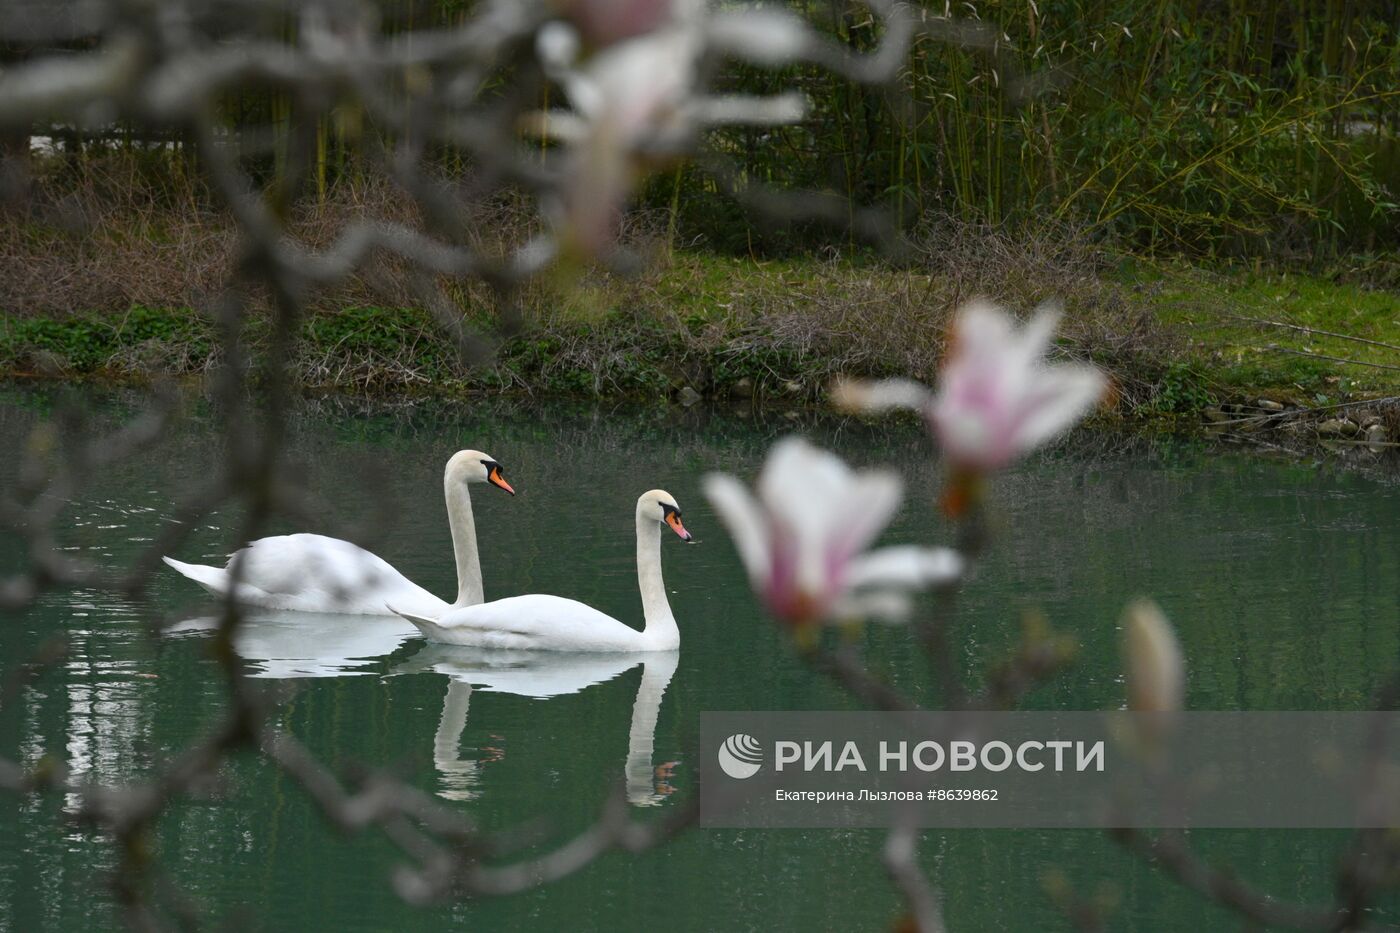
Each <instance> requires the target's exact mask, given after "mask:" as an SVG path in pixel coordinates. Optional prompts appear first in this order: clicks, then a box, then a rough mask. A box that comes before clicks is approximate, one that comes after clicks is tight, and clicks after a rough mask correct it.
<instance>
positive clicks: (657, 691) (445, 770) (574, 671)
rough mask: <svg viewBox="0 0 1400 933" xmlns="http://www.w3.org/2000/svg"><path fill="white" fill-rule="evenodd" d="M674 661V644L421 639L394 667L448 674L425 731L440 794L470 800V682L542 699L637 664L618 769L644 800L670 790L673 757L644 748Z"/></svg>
mask: <svg viewBox="0 0 1400 933" xmlns="http://www.w3.org/2000/svg"><path fill="white" fill-rule="evenodd" d="M678 663H680V652H678V651H654V652H645V653H635V652H634V653H627V654H593V653H585V652H580V653H566V652H559V651H512V650H502V649H488V648H468V647H462V646H458V645H442V644H433V643H429V644H428V645H426V646H425V647H424V649H423V650H422V651H419V652H418V653H417V654H415V655H414V656H413V657H411V658H409V659H408V660H407V661H405V662H404V663H402V664H400V665H399V666H398V667H397V668H396V669H395V671H394V672H395V673H396V674H408V673H418V672H422V671H433V672H436V673H439V674H445V675H446V676H447V677H448V679H449V682H448V685H447V695H446V696H445V697H444V698H443V702H442V718H441V719H440V720H439V721H438V728H437V734H436V735H434V736H433V763H434V765H435V766H436V767H437V771H438V774H439V776H440V778H441V780H442V789H441V790H440V791H439V794H440V795H441V796H443V797H445V798H448V799H450V800H471V799H472V798H474V797H476V796H477V794H478V793H479V790H478V789H477V784H478V782H479V780H480V774H479V770H478V769H479V767H480V765H481V761H480V760H477V759H467V758H463V757H462V753H461V740H462V732H463V730H465V729H466V726H467V711H468V707H469V705H470V703H471V696H472V691H473V689H477V690H482V691H489V692H493V693H513V694H515V695H516V696H522V697H529V698H531V699H537V700H546V699H550V698H552V697H557V696H562V695H564V694H569V693H578V692H579V691H581V690H584V689H586V688H588V687H591V686H593V685H594V684H601V683H604V682H606V681H609V680H612V679H613V678H615V677H618V676H620V675H621V674H623V673H625V672H626V671H629V670H631V669H632V668H634V667H636V666H637V665H638V664H640V665H641V666H642V679H641V683H640V684H638V686H637V699H636V701H635V702H634V703H633V704H632V724H631V727H630V729H629V730H628V734H627V764H626V765H625V767H624V774H625V775H626V778H627V800H628V802H629V803H631V804H632V805H633V806H638V807H647V806H655V805H657V804H659V803H661V802H662V801H664V800H665V799H666V797H667V796H669V795H670V794H671V792H672V790H673V788H672V787H671V786H670V784H669V783H667V779H668V778H669V777H670V771H671V768H672V767H673V766H674V762H672V763H669V764H665V765H662V766H660V767H657V768H655V769H653V767H652V751H653V747H654V744H655V738H656V719H657V716H658V714H659V713H660V711H661V700H662V697H663V696H664V695H665V693H666V688H667V687H668V686H670V683H671V678H672V677H673V676H674V675H675V673H676V665H677V664H678ZM485 760H490V759H489V757H488V758H487V759H485Z"/></svg>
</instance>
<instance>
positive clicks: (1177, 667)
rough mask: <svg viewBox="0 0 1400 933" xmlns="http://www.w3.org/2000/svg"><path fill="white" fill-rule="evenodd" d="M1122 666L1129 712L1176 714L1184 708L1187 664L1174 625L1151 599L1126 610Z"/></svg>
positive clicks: (1134, 603) (1124, 613)
mask: <svg viewBox="0 0 1400 933" xmlns="http://www.w3.org/2000/svg"><path fill="white" fill-rule="evenodd" d="M1123 664H1124V667H1125V668H1126V669H1127V678H1128V709H1130V710H1132V711H1133V712H1135V713H1174V712H1176V711H1178V710H1180V709H1181V705H1182V695H1183V694H1184V692H1185V687H1186V665H1185V663H1184V662H1183V661H1182V657H1181V645H1180V644H1179V643H1178V642H1177V640H1176V633H1175V632H1173V631H1172V626H1171V623H1170V622H1168V621H1167V617H1166V616H1165V615H1163V614H1162V610H1161V609H1160V608H1158V606H1157V604H1156V603H1154V602H1152V600H1150V599H1138V600H1134V601H1133V602H1131V603H1129V604H1128V607H1127V608H1126V609H1124V610H1123Z"/></svg>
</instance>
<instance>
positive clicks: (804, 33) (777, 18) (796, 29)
mask: <svg viewBox="0 0 1400 933" xmlns="http://www.w3.org/2000/svg"><path fill="white" fill-rule="evenodd" d="M706 32H707V33H708V35H709V40H710V43H711V44H712V45H713V46H714V47H715V48H718V49H720V50H721V51H723V52H726V53H728V54H730V55H734V56H736V57H738V58H744V59H747V60H749V61H751V62H754V63H755V64H759V65H767V66H770V67H771V66H775V65H783V64H786V63H788V62H791V61H795V60H797V59H799V58H802V57H804V56H806V55H807V54H809V52H810V51H811V50H813V49H818V48H820V47H821V39H820V38H818V36H817V35H816V33H814V32H813V31H812V30H811V27H809V26H808V25H807V22H806V20H804V19H802V17H800V16H797V15H796V14H794V13H791V12H789V11H787V10H784V9H780V8H777V7H746V8H741V9H737V10H717V11H715V13H714V14H713V15H712V16H711V17H710V21H709V23H708V24H707V28H706Z"/></svg>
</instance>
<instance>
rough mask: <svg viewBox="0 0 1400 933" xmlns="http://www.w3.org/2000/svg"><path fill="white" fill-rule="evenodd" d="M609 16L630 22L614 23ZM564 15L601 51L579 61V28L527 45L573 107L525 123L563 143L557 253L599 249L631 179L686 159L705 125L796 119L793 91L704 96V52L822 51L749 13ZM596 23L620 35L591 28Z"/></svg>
mask: <svg viewBox="0 0 1400 933" xmlns="http://www.w3.org/2000/svg"><path fill="white" fill-rule="evenodd" d="M614 8H616V10H619V11H622V12H623V13H625V14H626V15H625V16H622V17H621V19H625V20H627V22H625V23H624V22H621V20H619V19H613V18H612V17H613V14H612V13H611V12H609V11H610V10H613V9H614ZM568 9H569V15H570V16H571V18H572V19H573V21H574V22H575V23H576V24H578V26H579V28H581V29H583V31H584V35H583V38H586V39H590V40H594V41H597V40H598V39H599V38H603V39H605V40H606V44H604V45H603V47H602V48H600V49H598V51H596V52H595V53H594V54H592V55H590V56H587V57H585V58H583V59H582V60H581V61H580V60H579V56H580V53H581V51H582V48H583V43H582V42H581V41H580V36H579V34H578V31H577V30H576V29H575V28H574V27H573V26H569V25H566V24H565V23H563V22H554V23H550V24H548V25H547V26H546V27H545V28H543V29H541V31H540V34H539V36H538V37H537V42H536V49H537V52H538V54H539V57H540V60H541V62H542V63H543V65H544V68H545V71H546V73H548V74H549V76H550V77H551V78H553V79H554V80H556V81H558V82H559V83H560V84H561V85H562V86H563V87H564V91H565V93H566V95H567V96H568V99H569V103H570V104H571V105H572V107H573V110H572V111H571V112H570V111H551V112H550V113H548V114H544V115H541V116H540V118H539V119H537V120H536V121H535V122H534V124H533V126H534V128H535V129H536V130H537V131H538V132H540V133H542V134H544V135H547V136H549V137H550V138H552V139H556V140H559V141H561V142H563V143H564V144H565V145H566V146H567V147H568V163H567V168H566V170H565V177H564V180H563V186H562V189H561V196H560V199H559V203H558V204H557V205H556V208H555V211H554V213H555V215H556V216H555V218H554V220H555V226H556V227H557V228H558V229H559V231H560V233H561V237H562V239H563V240H564V245H565V249H566V251H573V252H575V253H582V254H584V255H597V254H600V253H602V252H605V251H606V249H607V248H608V246H609V245H610V244H611V243H612V241H613V239H614V238H615V236H616V232H617V226H618V223H619V221H620V219H621V215H622V211H623V210H624V208H625V207H626V205H627V201H628V200H629V199H630V197H631V195H632V192H633V191H634V190H635V188H636V186H637V183H638V182H639V181H640V179H641V178H642V177H643V176H644V175H645V174H646V173H647V172H648V171H651V170H653V169H655V168H658V167H660V166H664V165H666V164H667V163H668V162H671V161H673V160H674V159H676V158H678V157H680V156H683V155H685V154H687V153H688V152H689V151H690V150H691V149H692V148H694V145H695V141H696V139H697V138H698V137H699V133H700V131H701V130H702V129H703V128H705V127H706V126H713V125H717V124H755V125H774V124H781V123H791V122H794V121H796V120H799V119H801V118H802V116H803V114H804V112H805V103H804V101H803V98H802V97H801V96H800V95H798V94H779V95H776V96H773V97H757V98H755V97H746V96H741V95H725V96H709V95H707V94H706V92H705V88H704V85H703V82H702V80H701V71H702V69H701V63H702V60H703V59H704V58H705V56H706V55H707V54H708V53H710V52H721V53H722V52H732V53H733V54H736V55H738V56H739V57H745V58H748V59H750V60H754V61H757V62H758V63H760V64H765V65H776V64H782V63H786V62H788V61H791V60H793V59H795V58H797V57H799V56H800V55H802V54H805V53H806V52H807V51H808V50H810V49H812V48H813V47H819V46H820V41H819V40H818V39H817V38H816V35H815V33H813V32H812V31H811V29H810V28H809V27H808V26H807V25H806V24H805V23H804V22H803V21H802V20H801V19H799V18H797V17H795V16H791V15H787V14H783V13H779V12H768V11H760V10H753V9H746V8H741V9H738V10H729V11H724V12H718V11H714V10H712V9H710V7H709V5H708V4H706V3H703V2H696V0H685V2H682V0H675V2H672V3H669V4H665V3H652V4H647V3H643V2H640V0H638V2H635V3H631V2H625V0H614V2H611V3H605V2H602V0H576V2H574V3H572V4H571V5H570V6H569V8H568ZM595 21H596V22H595ZM605 21H606V22H607V23H611V24H612V25H614V26H617V27H618V28H617V30H607V29H602V30H601V31H600V29H601V27H599V28H595V26H596V25H598V24H601V23H603V22H605ZM590 24H593V25H590ZM739 37H742V39H740V38H739ZM757 50H761V52H759V51H757Z"/></svg>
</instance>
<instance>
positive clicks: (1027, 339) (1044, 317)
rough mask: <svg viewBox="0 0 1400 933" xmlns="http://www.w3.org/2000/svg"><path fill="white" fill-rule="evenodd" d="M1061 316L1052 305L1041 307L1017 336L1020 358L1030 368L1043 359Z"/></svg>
mask: <svg viewBox="0 0 1400 933" xmlns="http://www.w3.org/2000/svg"><path fill="white" fill-rule="evenodd" d="M1061 317H1062V314H1061V313H1060V309H1059V308H1057V307H1054V306H1052V305H1042V306H1041V307H1040V308H1039V309H1038V310H1037V311H1036V312H1035V315H1034V316H1033V317H1032V318H1031V319H1030V320H1029V321H1027V322H1026V326H1025V327H1023V328H1021V333H1020V334H1019V335H1018V343H1019V344H1020V354H1021V358H1022V359H1023V360H1024V361H1025V364H1026V365H1027V366H1031V365H1033V364H1035V363H1036V362H1038V361H1039V360H1041V359H1043V358H1044V357H1045V354H1046V352H1047V351H1048V350H1049V349H1050V347H1051V346H1052V345H1053V344H1054V342H1055V330H1056V328H1058V327H1059V326H1060V318H1061Z"/></svg>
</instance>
